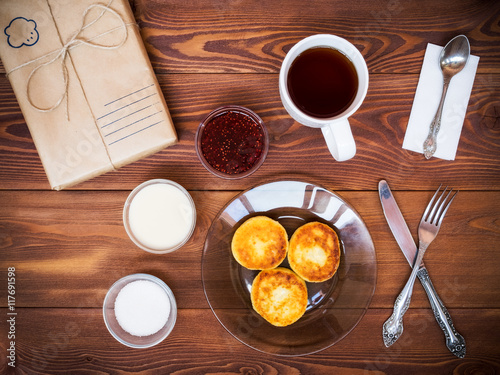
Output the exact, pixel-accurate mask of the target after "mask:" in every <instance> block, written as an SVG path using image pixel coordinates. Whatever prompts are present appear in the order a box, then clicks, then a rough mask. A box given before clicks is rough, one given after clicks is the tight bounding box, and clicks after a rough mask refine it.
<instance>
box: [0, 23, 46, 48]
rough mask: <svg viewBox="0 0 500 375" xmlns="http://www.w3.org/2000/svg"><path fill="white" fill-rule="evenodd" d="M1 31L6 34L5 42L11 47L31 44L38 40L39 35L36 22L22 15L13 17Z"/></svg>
mask: <svg viewBox="0 0 500 375" xmlns="http://www.w3.org/2000/svg"><path fill="white" fill-rule="evenodd" d="M3 32H4V33H5V35H7V43H9V46H11V47H13V48H20V47H22V46H32V45H34V44H35V43H36V42H38V38H39V37H40V35H39V34H38V30H37V29H36V22H35V21H33V20H27V19H26V18H24V17H17V18H14V19H13V20H12V21H10V24H9V26H7V27H6V28H5V29H4V31H3Z"/></svg>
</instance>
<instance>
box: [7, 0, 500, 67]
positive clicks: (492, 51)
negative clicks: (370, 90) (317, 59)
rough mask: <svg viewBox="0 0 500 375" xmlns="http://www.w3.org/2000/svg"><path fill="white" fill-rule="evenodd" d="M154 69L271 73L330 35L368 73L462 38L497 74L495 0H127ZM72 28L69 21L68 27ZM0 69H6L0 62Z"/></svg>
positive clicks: (498, 9)
mask: <svg viewBox="0 0 500 375" xmlns="http://www.w3.org/2000/svg"><path fill="white" fill-rule="evenodd" d="M131 4H132V7H133V9H134V13H135V17H136V20H137V22H138V24H139V26H140V30H141V35H142V37H143V39H144V42H145V45H146V48H147V50H148V53H149V56H150V58H151V61H152V63H153V66H154V68H155V71H156V72H157V73H187V72H191V73H249V72H250V73H255V72H258V73H276V72H278V71H279V68H280V66H281V61H282V60H283V57H284V56H285V54H286V52H287V51H288V50H289V49H290V48H291V46H292V45H293V44H295V43H296V42H298V41H299V40H300V39H302V38H304V37H307V36H309V35H313V34H320V33H329V34H335V35H339V36H341V37H344V38H346V39H348V40H350V41H352V42H353V43H354V44H355V45H356V46H357V47H358V48H359V49H360V50H361V52H362V53H363V55H364V56H365V57H366V59H367V62H368V66H369V68H370V72H372V73H408V72H411V73H418V72H419V71H420V67H421V59H422V56H423V52H424V50H425V47H426V45H427V43H434V44H438V45H444V44H445V43H446V42H447V41H448V40H449V39H451V38H452V37H453V36H455V35H458V34H465V35H467V37H469V39H470V41H471V45H472V51H473V53H474V54H477V55H480V56H481V64H479V72H481V73H493V72H496V73H499V72H500V68H499V66H498V64H497V63H496V62H497V61H498V59H499V57H500V56H499V51H498V49H496V48H495V46H497V45H498V41H499V34H498V29H497V27H498V20H499V17H500V6H499V4H498V2H497V1H495V0H490V1H456V2H454V4H453V7H449V6H447V4H446V2H443V3H436V2H435V1H433V0H425V1H418V0H417V1H415V0H414V1H398V0H396V1H388V2H382V3H376V4H373V5H372V4H370V6H368V5H367V4H365V5H364V6H356V5H353V3H352V1H350V0H336V1H334V2H333V1H314V2H312V3H311V2H309V3H308V5H307V6H304V3H303V1H301V0H278V1H272V2H266V3H265V4H264V3H262V2H258V1H257V2H256V1H244V0H238V1H220V0H213V1H200V0H198V1H189V2H182V3H180V2H178V1H175V0H170V1H160V0H155V1H145V0H134V1H132V0H131ZM75 28H76V26H75ZM0 72H2V73H3V72H5V70H4V68H3V66H0Z"/></svg>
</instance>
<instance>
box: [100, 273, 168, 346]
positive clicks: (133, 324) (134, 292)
mask: <svg viewBox="0 0 500 375" xmlns="http://www.w3.org/2000/svg"><path fill="white" fill-rule="evenodd" d="M103 316H104V323H105V324H106V327H107V328H108V331H109V332H110V333H111V335H112V336H113V337H114V338H115V339H116V340H117V341H118V342H120V343H122V344H123V345H126V346H129V347H131V348H137V349H141V348H149V347H151V346H154V345H156V344H158V343H160V342H162V341H163V340H164V339H165V337H167V336H168V335H169V334H170V332H172V329H173V328H174V325H175V321H176V319H177V303H176V301H175V297H174V294H173V293H172V291H171V290H170V288H169V287H168V286H167V284H165V283H164V282H163V281H162V280H160V279H159V278H157V277H155V276H152V275H148V274H144V273H137V274H133V275H128V276H125V277H123V278H121V279H120V280H118V281H116V282H115V283H114V284H113V285H112V286H111V288H110V289H109V290H108V293H107V294H106V297H105V298H104V304H103Z"/></svg>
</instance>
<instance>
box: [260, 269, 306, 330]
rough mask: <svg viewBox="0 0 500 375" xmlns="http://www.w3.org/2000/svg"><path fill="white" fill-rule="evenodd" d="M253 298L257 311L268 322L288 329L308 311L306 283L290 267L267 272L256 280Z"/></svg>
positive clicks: (262, 273)
mask: <svg viewBox="0 0 500 375" xmlns="http://www.w3.org/2000/svg"><path fill="white" fill-rule="evenodd" d="M251 299H252V306H253V308H254V310H255V311H257V312H258V313H259V314H260V315H261V316H262V317H263V318H264V319H265V320H267V321H268V322H269V323H271V324H272V325H275V326H278V327H285V326H288V325H290V324H292V323H294V322H296V321H297V320H298V319H299V318H300V317H301V316H302V315H304V313H305V311H306V307H307V288H306V283H305V282H304V280H302V279H301V278H300V277H299V276H297V275H296V274H295V273H294V272H292V271H290V270H289V269H287V268H282V267H278V268H274V269H272V270H264V271H261V272H260V273H259V274H258V275H257V277H256V278H255V279H254V281H253V284H252V292H251Z"/></svg>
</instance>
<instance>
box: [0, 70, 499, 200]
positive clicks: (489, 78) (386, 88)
mask: <svg viewBox="0 0 500 375" xmlns="http://www.w3.org/2000/svg"><path fill="white" fill-rule="evenodd" d="M158 78H159V80H160V85H161V87H162V89H163V93H164V95H165V98H166V101H167V103H168V105H169V109H170V111H171V115H172V118H173V121H174V125H175V127H176V130H177V132H178V136H179V140H180V142H179V143H178V144H177V145H174V146H171V147H169V148H167V149H165V150H163V151H161V152H159V153H157V154H155V155H153V156H151V157H148V158H146V159H143V160H141V161H138V162H135V163H132V164H130V165H128V166H125V167H123V168H121V169H119V170H118V171H117V172H113V173H108V174H106V175H103V176H101V177H97V178H94V179H92V180H90V181H88V182H85V183H82V184H79V185H77V186H75V187H74V189H79V190H88V189H99V190H101V189H103V190H113V189H129V190H131V189H133V188H134V187H135V186H137V185H138V184H139V183H141V182H142V181H143V180H144V177H145V176H146V177H147V178H160V177H162V178H169V179H172V180H174V181H177V182H178V183H180V184H181V185H183V186H185V187H186V188H188V189H190V190H211V189H214V190H225V189H244V188H247V187H249V186H252V185H256V184H258V183H259V181H261V180H262V179H266V178H271V177H274V176H277V175H283V174H297V175H301V176H308V177H310V178H316V179H320V180H322V181H324V182H325V183H327V184H333V185H334V186H335V189H341V190H345V189H366V188H369V189H375V188H376V186H377V182H378V180H377V179H378V178H379V177H381V176H382V177H385V178H387V179H391V180H393V181H394V188H395V189H408V190H411V189H415V188H416V187H417V188H426V189H427V188H430V189H433V188H434V187H435V186H436V185H439V183H441V182H442V183H454V184H455V185H456V186H457V188H460V189H466V190H491V189H495V190H496V189H498V188H499V187H500V159H499V158H498V150H499V149H500V117H499V116H500V105H499V103H500V75H495V74H491V75H486V76H485V77H484V79H483V78H480V77H479V78H478V79H477V81H476V83H475V86H474V89H473V91H472V96H471V99H470V101H469V107H468V112H467V116H466V119H465V122H464V126H463V129H462V134H461V139H460V143H459V146H458V151H457V157H456V160H454V161H446V160H441V159H436V158H433V159H430V160H426V159H425V158H424V157H423V155H422V154H419V153H415V152H412V151H408V150H404V149H403V148H402V144H403V139H404V135H405V131H406V126H407V123H408V118H409V115H410V111H411V106H412V102H413V96H414V93H415V88H416V86H417V82H418V75H399V74H393V75H392V74H391V75H376V76H374V77H373V79H372V80H371V82H370V88H369V91H368V95H367V98H366V100H365V102H364V103H363V105H362V106H361V108H360V109H359V110H358V112H356V113H355V114H354V115H353V116H352V117H351V125H352V131H353V134H354V137H355V139H356V146H357V154H356V156H355V157H354V158H353V159H351V160H348V161H346V162H342V163H339V162H336V161H335V160H334V159H333V158H332V157H331V155H330V154H329V152H328V150H327V148H326V147H325V142H324V140H323V138H322V135H321V131H320V130H318V129H311V128H307V127H304V126H301V125H299V124H298V123H297V122H295V121H294V120H293V119H291V117H290V116H289V115H288V114H287V113H286V111H285V109H284V108H283V105H282V104H281V101H280V97H279V92H278V75H277V74H251V75H248V74H227V75H221V74H186V75H161V76H159V77H158ZM0 89H1V90H2V91H3V92H4V94H3V95H4V97H6V98H8V99H6V103H7V105H6V106H5V107H4V106H2V107H0V189H23V190H24V189H47V188H49V186H48V183H47V179H46V176H45V173H44V171H43V168H42V165H41V162H40V159H39V157H38V154H37V152H36V149H35V148H34V145H33V141H32V139H31V136H30V134H29V130H28V128H27V126H26V125H25V122H24V120H23V117H22V114H21V112H20V110H19V107H18V106H17V104H16V103H15V99H14V97H13V94H12V92H11V89H10V87H9V84H8V82H6V81H5V80H3V79H0ZM228 104H237V105H242V106H245V107H248V108H250V109H252V110H254V111H255V112H256V113H257V114H258V115H259V116H261V117H262V119H263V121H264V122H265V124H266V126H267V129H268V131H269V134H270V150H269V154H268V156H267V159H266V161H265V162H264V164H263V166H262V167H261V169H259V170H258V171H257V173H255V174H254V175H252V176H250V177H249V178H245V179H243V180H236V181H231V183H228V182H227V181H225V180H221V179H219V178H217V177H214V176H212V175H211V174H210V173H209V172H207V171H206V170H205V169H204V168H203V166H202V165H201V163H200V162H199V160H198V158H197V157H196V153H195V146H194V139H195V133H196V129H197V127H198V125H199V123H200V122H201V121H202V119H203V118H204V116H206V115H207V114H208V113H209V112H210V111H211V110H213V109H214V108H217V107H219V106H222V105H228ZM311 162H312V163H314V168H313V169H311V168H310V165H311ZM186 171H189V173H186ZM429 175H431V176H435V178H432V177H431V178H429ZM345 176H348V178H346V177H345Z"/></svg>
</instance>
